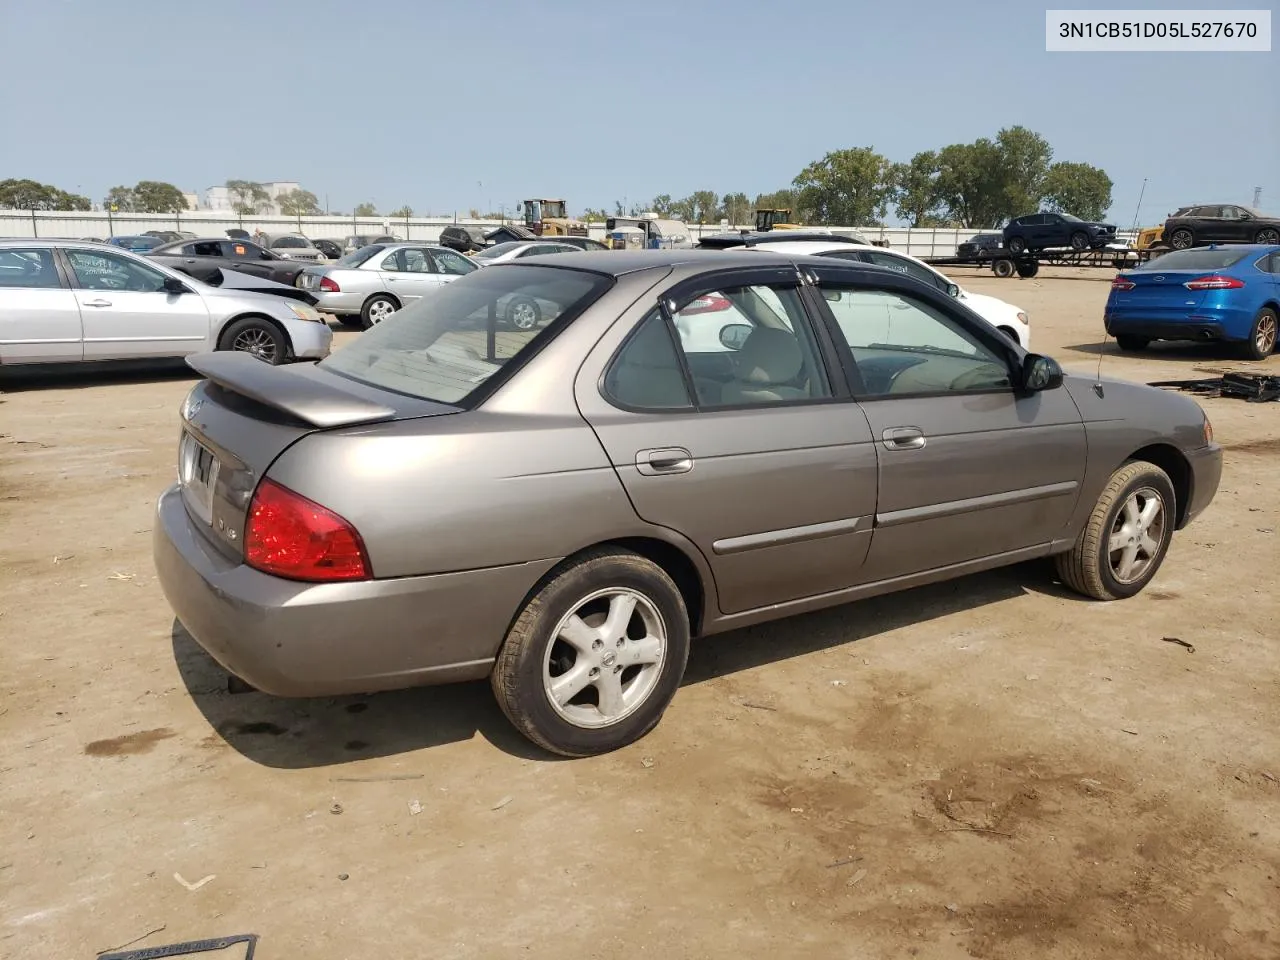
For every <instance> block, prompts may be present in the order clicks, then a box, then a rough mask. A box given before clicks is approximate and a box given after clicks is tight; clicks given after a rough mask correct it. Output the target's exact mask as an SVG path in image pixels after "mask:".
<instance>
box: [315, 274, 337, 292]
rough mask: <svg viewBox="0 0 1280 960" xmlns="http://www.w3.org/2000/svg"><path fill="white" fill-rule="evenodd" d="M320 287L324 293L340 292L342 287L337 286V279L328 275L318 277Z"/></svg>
mask: <svg viewBox="0 0 1280 960" xmlns="http://www.w3.org/2000/svg"><path fill="white" fill-rule="evenodd" d="M320 289H321V291H323V292H324V293H341V292H342V288H341V287H340V286H338V284H337V281H335V280H333V279H332V278H330V277H321V278H320Z"/></svg>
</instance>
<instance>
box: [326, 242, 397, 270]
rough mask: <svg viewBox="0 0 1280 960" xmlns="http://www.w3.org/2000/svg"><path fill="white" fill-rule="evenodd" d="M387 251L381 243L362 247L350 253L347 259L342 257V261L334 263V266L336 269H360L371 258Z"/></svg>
mask: <svg viewBox="0 0 1280 960" xmlns="http://www.w3.org/2000/svg"><path fill="white" fill-rule="evenodd" d="M385 249H386V247H384V246H383V245H382V244H380V243H375V244H372V245H370V246H367V247H361V248H360V249H359V250H352V251H351V252H350V253H348V254H347V255H346V256H345V257H342V258H341V259H339V260H335V261H334V262H333V265H334V266H335V267H358V266H360V264H362V263H364V262H365V261H366V260H368V259H369V258H370V257H373V256H375V255H377V254H379V253H381V252H382V251H383V250H385Z"/></svg>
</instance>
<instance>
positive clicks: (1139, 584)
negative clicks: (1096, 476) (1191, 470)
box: [1054, 460, 1177, 600]
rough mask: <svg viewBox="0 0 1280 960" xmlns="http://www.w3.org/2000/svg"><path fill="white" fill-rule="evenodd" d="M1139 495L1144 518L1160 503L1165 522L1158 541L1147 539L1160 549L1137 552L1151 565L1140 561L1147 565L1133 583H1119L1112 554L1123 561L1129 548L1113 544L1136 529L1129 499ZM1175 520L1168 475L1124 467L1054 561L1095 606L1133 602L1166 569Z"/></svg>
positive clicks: (1140, 464)
mask: <svg viewBox="0 0 1280 960" xmlns="http://www.w3.org/2000/svg"><path fill="white" fill-rule="evenodd" d="M1144 494H1145V496H1144ZM1135 495H1136V506H1137V508H1138V510H1139V511H1140V512H1141V510H1142V509H1145V506H1146V503H1147V502H1149V501H1150V500H1151V499H1154V498H1158V499H1159V500H1160V501H1161V503H1160V507H1159V516H1160V517H1161V519H1162V522H1161V524H1160V529H1159V531H1158V535H1153V536H1151V537H1149V538H1148V539H1149V540H1150V541H1153V542H1154V543H1155V544H1156V546H1155V548H1154V549H1153V550H1150V551H1146V550H1142V549H1139V554H1138V556H1139V557H1140V556H1141V554H1142V553H1144V552H1145V553H1147V559H1146V560H1145V561H1141V562H1142V563H1143V564H1144V565H1143V566H1142V567H1141V568H1140V569H1139V570H1135V571H1134V576H1133V577H1132V578H1125V579H1120V578H1119V577H1118V576H1117V573H1116V569H1115V566H1114V564H1113V557H1112V554H1113V552H1114V553H1120V554H1121V559H1123V554H1124V552H1125V549H1126V547H1120V548H1117V550H1116V551H1112V550H1111V548H1110V544H1111V540H1112V537H1113V536H1115V537H1119V538H1122V539H1123V538H1124V537H1125V534H1126V533H1127V532H1129V531H1130V530H1132V529H1134V527H1133V525H1132V524H1130V523H1129V521H1127V520H1126V518H1125V516H1124V514H1125V508H1126V505H1127V504H1128V503H1129V501H1130V498H1133V497H1135ZM1176 517H1177V501H1176V496H1175V494H1174V490H1173V483H1172V482H1170V480H1169V475H1168V474H1167V473H1165V472H1164V471H1163V470H1161V469H1160V468H1159V467H1157V466H1156V465H1155V464H1153V463H1147V462H1146V461H1142V460H1135V461H1133V462H1131V463H1126V464H1125V465H1124V466H1122V467H1121V468H1120V469H1119V470H1117V471H1116V472H1115V473H1113V474H1112V475H1111V479H1110V481H1108V483H1107V485H1106V487H1105V488H1104V489H1103V491H1102V495H1101V496H1099V497H1098V502H1097V504H1096V505H1095V506H1094V508H1093V513H1091V514H1090V515H1089V520H1088V522H1087V523H1086V524H1085V525H1084V529H1083V530H1081V531H1080V536H1079V537H1077V538H1076V542H1075V544H1074V545H1073V546H1072V548H1071V549H1070V550H1069V551H1067V552H1066V553H1061V554H1058V555H1057V556H1056V557H1055V558H1054V561H1055V563H1056V565H1057V568H1058V576H1059V577H1061V578H1062V582H1063V583H1064V584H1066V585H1067V586H1068V587H1070V588H1071V589H1072V590H1074V591H1075V592H1076V593H1080V594H1083V595H1084V596H1086V597H1090V598H1092V599H1094V600H1123V599H1125V598H1126V597H1132V596H1134V595H1135V594H1137V593H1138V592H1139V591H1141V590H1142V588H1143V587H1145V586H1146V585H1147V584H1148V583H1150V582H1151V580H1152V578H1153V577H1155V575H1156V573H1157V571H1159V569H1160V565H1161V564H1162V563H1164V558H1165V556H1166V555H1167V554H1168V552H1169V543H1170V541H1171V540H1172V539H1173V528H1174V524H1175V518H1176Z"/></svg>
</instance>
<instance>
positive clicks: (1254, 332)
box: [1244, 307, 1276, 360]
mask: <svg viewBox="0 0 1280 960" xmlns="http://www.w3.org/2000/svg"><path fill="white" fill-rule="evenodd" d="M1275 349H1276V312H1275V311H1274V310H1272V309H1271V308H1270V307H1263V308H1262V309H1261V310H1259V311H1258V315H1257V316H1256V317H1254V318H1253V327H1252V328H1251V329H1250V330H1249V339H1248V340H1246V341H1245V343H1244V355H1245V356H1246V357H1248V358H1249V359H1250V360H1265V359H1267V357H1269V356H1271V354H1272V353H1273V352H1274V351H1275Z"/></svg>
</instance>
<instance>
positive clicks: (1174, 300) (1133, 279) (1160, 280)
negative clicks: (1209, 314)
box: [1111, 270, 1205, 319]
mask: <svg viewBox="0 0 1280 960" xmlns="http://www.w3.org/2000/svg"><path fill="white" fill-rule="evenodd" d="M1204 274H1205V271H1203V270H1171V271H1167V272H1161V271H1157V270H1134V271H1132V272H1130V273H1126V274H1124V275H1123V276H1124V279H1125V280H1127V281H1128V282H1129V283H1132V284H1133V289H1132V290H1117V289H1114V288H1113V289H1112V292H1111V306H1112V307H1113V308H1118V309H1120V310H1125V311H1129V310H1141V311H1142V312H1143V314H1144V315H1146V316H1149V317H1151V318H1152V319H1155V318H1156V317H1157V316H1158V315H1159V313H1160V311H1170V312H1172V313H1173V314H1175V315H1177V316H1185V315H1186V314H1187V313H1188V312H1189V311H1191V310H1194V309H1195V308H1196V307H1197V306H1199V305H1200V302H1201V300H1203V299H1204V293H1205V292H1204V291H1203V290H1188V289H1187V288H1186V287H1184V286H1183V284H1184V283H1186V282H1187V281H1188V280H1194V279H1196V278H1197V277H1201V276H1204ZM1152 311H1156V312H1154V313H1153V312H1152Z"/></svg>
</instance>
